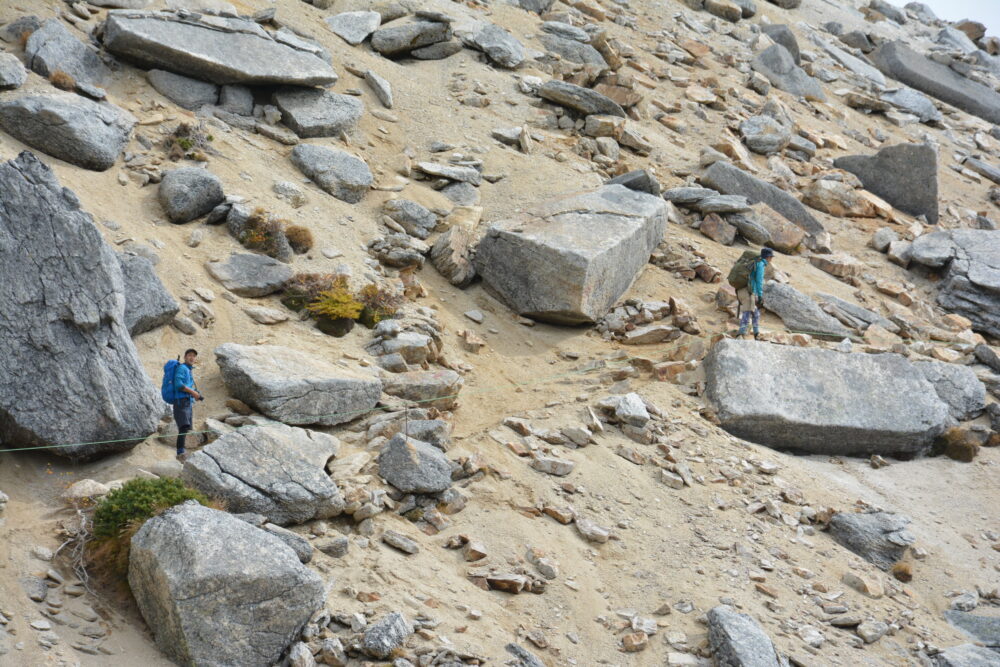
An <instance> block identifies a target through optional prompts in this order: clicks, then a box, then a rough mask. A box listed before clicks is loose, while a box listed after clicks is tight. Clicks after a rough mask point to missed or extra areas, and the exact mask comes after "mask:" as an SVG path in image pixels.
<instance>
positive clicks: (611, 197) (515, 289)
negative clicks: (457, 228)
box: [475, 185, 667, 324]
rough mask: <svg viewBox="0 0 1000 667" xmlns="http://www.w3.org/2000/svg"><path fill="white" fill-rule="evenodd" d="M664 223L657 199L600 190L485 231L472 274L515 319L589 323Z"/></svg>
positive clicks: (631, 275) (628, 277) (612, 188)
mask: <svg viewBox="0 0 1000 667" xmlns="http://www.w3.org/2000/svg"><path fill="white" fill-rule="evenodd" d="M666 222H667V207H666V203H665V202H664V201H663V200H662V199H661V198H659V197H654V196H653V195H648V194H646V193H643V192H636V191H634V190H629V189H628V188H626V187H624V186H621V185H605V186H603V187H601V188H599V189H597V190H595V191H593V192H588V193H583V194H577V195H571V196H569V197H565V198H562V199H556V200H553V201H549V202H546V203H543V204H541V205H539V206H538V207H537V208H536V210H534V211H531V212H529V213H528V214H527V215H526V216H525V217H523V218H521V219H514V220H509V221H504V222H500V223H497V224H496V225H494V226H492V227H491V228H490V229H489V230H488V231H487V233H486V235H485V237H484V238H483V240H482V241H481V242H480V244H479V248H478V251H477V253H476V259H475V265H476V271H477V272H478V273H479V275H481V276H482V277H483V280H484V281H485V282H486V284H487V285H488V286H489V287H490V288H491V289H492V290H494V291H495V292H496V293H497V294H498V295H499V296H500V297H501V298H502V299H503V300H504V301H506V302H507V303H508V304H509V305H510V307H511V308H512V309H513V310H515V311H516V312H518V313H519V314H521V315H524V316H527V317H531V318H533V319H538V320H542V321H546V322H553V323H555V324H582V323H586V322H594V321H596V320H598V319H600V318H601V317H602V316H603V315H604V314H605V313H607V312H608V311H609V310H610V309H611V307H612V306H613V305H614V304H615V302H616V301H617V300H618V298H619V297H620V296H621V295H622V294H624V293H625V291H626V290H627V289H628V288H629V286H630V285H631V284H632V281H633V280H635V278H636V276H637V275H638V274H639V272H640V271H641V270H642V268H643V267H644V266H645V265H646V262H647V261H648V260H649V256H650V253H651V252H652V251H653V249H654V248H655V247H656V246H657V244H659V243H660V241H661V240H662V238H663V233H664V231H665V229H666Z"/></svg>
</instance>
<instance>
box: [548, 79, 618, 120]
mask: <svg viewBox="0 0 1000 667" xmlns="http://www.w3.org/2000/svg"><path fill="white" fill-rule="evenodd" d="M538 96H539V97H541V98H542V99H544V100H548V101H549V102H555V103H556V104H560V105H562V106H564V107H568V108H570V109H573V110H574V111H579V112H580V113H581V114H583V115H585V116H590V115H594V114H597V115H607V116H619V117H621V118H625V110H624V109H622V108H621V106H620V105H619V104H618V103H617V102H615V101H614V100H612V99H611V98H610V97H607V96H605V95H602V94H601V93H599V92H597V91H596V90H591V89H590V88H584V87H583V86H578V85H576V84H575V83H569V82H568V81H559V80H558V79H553V80H552V81H549V82H548V83H546V84H545V85H543V86H542V87H541V88H539V89H538Z"/></svg>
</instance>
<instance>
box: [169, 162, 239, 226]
mask: <svg viewBox="0 0 1000 667" xmlns="http://www.w3.org/2000/svg"><path fill="white" fill-rule="evenodd" d="M157 194H158V197H159V200H160V205H161V206H163V210H164V212H165V213H166V214H167V219H169V220H170V222H173V223H176V224H180V223H184V222H190V221H191V220H194V219H196V218H200V217H201V216H203V215H207V214H208V213H210V212H211V211H212V209H214V208H215V207H216V206H218V205H219V204H221V203H222V202H224V201H225V200H226V195H225V193H223V191H222V181H220V180H219V177H218V176H216V175H215V174H213V173H212V172H210V171H208V170H207V169H200V168H198V167H182V168H180V169H171V170H170V171H167V172H165V173H164V174H163V180H162V181H160V187H159V191H158V193H157Z"/></svg>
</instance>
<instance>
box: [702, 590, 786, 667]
mask: <svg viewBox="0 0 1000 667" xmlns="http://www.w3.org/2000/svg"><path fill="white" fill-rule="evenodd" d="M708 644H709V646H711V647H712V655H713V657H714V659H715V662H716V664H718V665H720V666H721V665H727V666H731V667H788V660H787V659H786V658H785V657H784V656H782V655H781V654H780V653H779V652H778V649H777V648H775V646H774V643H773V642H772V641H771V638H770V637H768V636H767V633H766V632H764V629H763V628H761V627H760V624H759V623H757V621H755V620H754V619H753V618H751V617H750V616H748V615H747V614H741V613H739V612H737V611H736V610H735V609H733V608H732V607H729V606H727V605H719V606H717V607H713V608H712V609H710V610H709V611H708Z"/></svg>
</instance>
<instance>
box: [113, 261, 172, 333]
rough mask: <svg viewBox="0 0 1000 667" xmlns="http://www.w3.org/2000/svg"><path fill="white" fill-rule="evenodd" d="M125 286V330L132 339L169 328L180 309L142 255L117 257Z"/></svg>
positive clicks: (150, 263) (150, 264)
mask: <svg viewBox="0 0 1000 667" xmlns="http://www.w3.org/2000/svg"><path fill="white" fill-rule="evenodd" d="M118 261H119V262H120V263H121V267H122V279H123V281H124V284H125V327H126V328H127V329H128V332H129V334H130V335H132V336H138V335H139V334H141V333H145V332H147V331H152V330H153V329H156V328H158V327H162V326H163V325H165V324H170V321H171V320H172V319H174V316H175V315H177V313H178V312H180V307H179V306H178V305H177V302H176V301H175V300H174V297H173V296H171V294H170V292H168V291H167V288H166V287H164V286H163V282H162V281H161V280H160V278H159V276H157V275H156V269H155V268H154V267H153V263H152V262H151V261H149V260H148V259H146V258H145V257H143V256H141V255H133V254H130V253H122V254H119V255H118Z"/></svg>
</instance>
